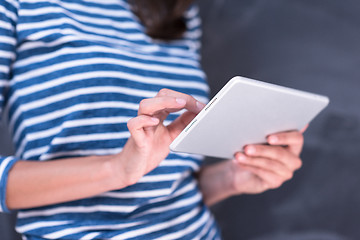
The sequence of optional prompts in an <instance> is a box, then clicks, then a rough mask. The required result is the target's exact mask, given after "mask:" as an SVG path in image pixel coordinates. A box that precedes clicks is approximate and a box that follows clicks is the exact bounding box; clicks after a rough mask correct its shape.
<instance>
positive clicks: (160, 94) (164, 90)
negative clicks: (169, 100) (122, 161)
mask: <svg viewBox="0 0 360 240" xmlns="http://www.w3.org/2000/svg"><path fill="white" fill-rule="evenodd" d="M169 92H170V89H167V88H162V89H160V91H159V93H158V96H166V95H168V94H169Z"/></svg>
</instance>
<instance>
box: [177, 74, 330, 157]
mask: <svg viewBox="0 0 360 240" xmlns="http://www.w3.org/2000/svg"><path fill="white" fill-rule="evenodd" d="M328 103H329V99H328V98H327V97H326V96H321V95H318V94H314V93H309V92H304V91H300V90H296V89H292V88H287V87H283V86H278V85H275V84H270V83H265V82H261V81H257V80H253V79H249V78H244V77H234V78H233V79H231V80H230V81H229V82H228V83H227V84H226V85H225V86H224V87H223V88H222V89H221V90H220V91H219V92H218V93H217V94H216V95H215V97H214V98H213V99H211V101H210V102H209V103H208V104H207V105H206V106H205V108H204V109H203V110H202V111H201V112H200V113H199V114H198V115H197V116H196V117H195V118H194V119H193V120H192V121H191V122H190V123H189V124H188V125H187V127H186V128H185V129H184V130H183V131H182V132H181V133H180V134H179V136H178V137H177V138H176V139H175V140H174V141H173V142H172V143H171V145H170V149H171V150H172V151H176V152H184V153H195V154H201V155H206V156H212V157H219V158H233V156H234V153H236V152H238V151H242V150H243V147H244V146H245V145H247V144H261V143H266V136H268V135H269V134H272V133H277V132H283V131H290V130H301V129H302V128H304V127H305V126H306V125H307V124H308V123H309V122H310V121H311V120H312V119H313V118H314V117H315V116H316V115H317V114H319V113H320V111H321V110H323V109H324V108H325V107H326V106H327V105H328Z"/></svg>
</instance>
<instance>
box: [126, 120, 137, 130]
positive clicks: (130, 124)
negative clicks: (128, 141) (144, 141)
mask: <svg viewBox="0 0 360 240" xmlns="http://www.w3.org/2000/svg"><path fill="white" fill-rule="evenodd" d="M135 121H136V120H135V118H132V119H130V120H129V121H128V122H127V123H126V125H127V127H128V129H133V128H134V127H135Z"/></svg>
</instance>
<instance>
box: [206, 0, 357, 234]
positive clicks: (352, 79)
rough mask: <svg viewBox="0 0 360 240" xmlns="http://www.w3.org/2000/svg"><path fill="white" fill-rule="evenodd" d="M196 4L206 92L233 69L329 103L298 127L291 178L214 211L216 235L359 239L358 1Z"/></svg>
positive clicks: (218, 0) (213, 1)
mask: <svg viewBox="0 0 360 240" xmlns="http://www.w3.org/2000/svg"><path fill="white" fill-rule="evenodd" d="M200 3H201V7H202V8H201V9H202V15H203V24H204V38H203V44H204V45H203V66H204V68H205V70H206V72H207V73H208V78H209V83H210V85H211V88H212V89H213V93H216V92H217V90H219V89H220V87H221V86H222V85H223V84H224V83H225V82H226V81H227V80H228V79H229V78H231V77H232V76H234V75H237V74H239V75H244V76H248V77H252V78H255V79H262V80H265V81H268V82H272V83H277V84H282V85H285V86H290V87H294V88H299V89H303V90H308V91H312V92H317V93H321V94H324V95H327V96H329V97H330V99H331V103H330V105H329V107H328V108H327V109H326V110H325V111H324V112H323V113H321V115H320V116H318V117H317V118H316V119H315V120H314V121H313V122H312V124H311V125H310V127H309V128H308V130H307V132H306V133H305V146H304V151H303V154H302V159H303V162H304V165H303V168H302V169H301V170H300V171H298V172H297V173H296V174H295V176H294V179H293V180H292V181H290V182H287V183H285V184H284V185H283V186H282V187H281V188H280V189H277V190H272V191H269V192H266V193H264V194H260V195H256V196H238V197H233V198H231V199H228V200H226V201H225V202H223V203H220V204H218V205H217V206H214V207H213V211H214V213H215V215H216V218H217V220H218V222H219V225H220V226H221V228H222V230H223V236H224V239H227V240H231V239H252V240H260V239H261V240H263V239H266V240H272V239H277V240H293V239H296V240H305V239H306V240H310V239H311V240H316V239H320V240H321V239H326V240H332V239H360V228H359V227H358V222H359V220H360V204H359V203H360V190H359V185H360V108H359V105H360V94H359V91H360V67H359V66H360V30H359V29H360V14H359V12H360V2H359V1H356V0H349V1H340V0H318V1H313V0H298V1H288V0H272V1H267V0H241V1H235V0H232V1H231V0H207V1H200ZM210 160H214V159H210Z"/></svg>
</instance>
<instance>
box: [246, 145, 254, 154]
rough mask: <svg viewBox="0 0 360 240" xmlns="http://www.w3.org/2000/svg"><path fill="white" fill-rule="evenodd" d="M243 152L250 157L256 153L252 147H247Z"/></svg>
mask: <svg viewBox="0 0 360 240" xmlns="http://www.w3.org/2000/svg"><path fill="white" fill-rule="evenodd" d="M245 152H246V153H247V154H249V155H252V154H254V153H255V152H256V149H255V147H253V146H248V147H247V148H246V149H245Z"/></svg>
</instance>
